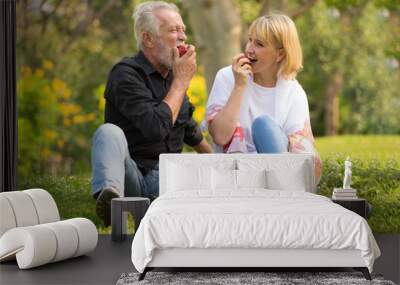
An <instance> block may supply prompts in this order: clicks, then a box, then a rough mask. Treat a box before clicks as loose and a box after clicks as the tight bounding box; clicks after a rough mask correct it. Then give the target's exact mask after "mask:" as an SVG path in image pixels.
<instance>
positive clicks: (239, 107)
mask: <svg viewBox="0 0 400 285" xmlns="http://www.w3.org/2000/svg"><path fill="white" fill-rule="evenodd" d="M302 60H303V56H302V50H301V46H300V41H299V38H298V35H297V30H296V27H295V25H294V23H293V21H292V20H291V19H290V18H289V17H287V16H285V15H281V14H273V15H268V16H263V17H260V18H258V19H256V20H255V21H254V22H253V23H252V25H251V26H250V29H249V39H248V42H247V44H246V50H245V52H244V53H241V54H238V55H237V56H235V57H234V58H233V62H232V65H231V66H227V67H225V68H222V69H221V70H219V71H218V73H217V75H216V78H215V81H214V84H213V87H212V90H211V93H210V96H209V99H208V102H207V112H206V117H207V118H206V119H207V122H208V129H209V132H210V134H211V136H212V138H213V140H214V142H215V144H216V145H217V148H218V149H217V151H218V150H219V151H220V152H226V153H232V152H243V153H281V152H287V151H289V152H297V153H298V152H313V153H314V154H315V158H316V159H315V162H316V163H315V164H316V165H315V166H316V167H315V168H316V183H317V182H318V181H319V178H320V176H321V168H322V164H321V160H320V158H319V155H318V153H317V152H316V150H315V148H314V138H313V134H312V131H311V126H310V115H309V110H308V101H307V96H306V93H305V92H304V90H303V88H302V87H301V85H300V84H299V82H298V81H297V80H296V75H297V73H298V72H299V71H300V69H301V68H302Z"/></svg>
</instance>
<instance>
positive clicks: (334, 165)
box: [318, 155, 400, 233]
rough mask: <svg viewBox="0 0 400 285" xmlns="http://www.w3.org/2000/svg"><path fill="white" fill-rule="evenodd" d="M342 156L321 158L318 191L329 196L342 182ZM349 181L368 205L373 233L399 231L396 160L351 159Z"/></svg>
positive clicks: (399, 164)
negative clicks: (322, 166)
mask: <svg viewBox="0 0 400 285" xmlns="http://www.w3.org/2000/svg"><path fill="white" fill-rule="evenodd" d="M344 160H345V157H344V156H341V155H337V156H330V157H327V158H325V159H324V161H323V163H324V168H323V174H322V179H321V182H320V184H319V186H318V194H321V195H324V196H327V197H330V196H331V195H332V190H333V188H334V187H341V186H342V184H343V173H344ZM352 162H353V165H352V184H351V186H352V187H353V188H355V189H357V190H358V196H359V197H360V198H365V199H366V200H367V201H368V202H369V203H370V204H372V207H373V210H372V216H371V217H370V218H369V219H368V223H369V225H370V226H371V228H372V230H373V231H374V232H376V233H400V162H399V161H398V160H390V159H389V160H377V159H364V160H362V159H353V160H352Z"/></svg>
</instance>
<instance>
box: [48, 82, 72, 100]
mask: <svg viewBox="0 0 400 285" xmlns="http://www.w3.org/2000/svg"><path fill="white" fill-rule="evenodd" d="M51 86H52V87H53V90H54V91H55V92H56V93H57V94H59V95H60V96H61V98H63V99H65V100H68V99H69V98H70V97H71V90H70V89H69V88H68V86H67V84H66V83H65V82H64V81H63V80H61V79H58V78H55V79H53V81H52V83H51Z"/></svg>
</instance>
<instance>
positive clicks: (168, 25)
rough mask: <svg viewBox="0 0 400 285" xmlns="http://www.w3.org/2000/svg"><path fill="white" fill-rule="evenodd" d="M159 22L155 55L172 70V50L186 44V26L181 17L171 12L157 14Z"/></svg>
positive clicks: (163, 11)
mask: <svg viewBox="0 0 400 285" xmlns="http://www.w3.org/2000/svg"><path fill="white" fill-rule="evenodd" d="M155 15H156V17H157V18H158V21H159V25H160V26H159V36H158V38H157V43H156V47H155V50H154V51H155V55H156V56H157V59H158V61H159V62H160V63H161V64H162V65H164V66H165V67H167V68H168V69H171V68H172V61H173V52H172V48H174V47H176V46H178V45H181V44H184V43H185V40H186V34H185V25H184V24H183V21H182V18H181V16H180V15H179V14H178V13H176V12H174V11H171V10H165V9H164V10H160V11H157V12H156V13H155Z"/></svg>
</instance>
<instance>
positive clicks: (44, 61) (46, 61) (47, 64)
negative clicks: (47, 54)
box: [42, 59, 54, 70]
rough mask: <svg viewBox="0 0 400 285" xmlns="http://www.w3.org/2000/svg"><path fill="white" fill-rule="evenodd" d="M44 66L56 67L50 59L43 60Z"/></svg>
mask: <svg viewBox="0 0 400 285" xmlns="http://www.w3.org/2000/svg"><path fill="white" fill-rule="evenodd" d="M42 66H43V68H44V69H46V70H53V68H54V64H53V63H52V62H51V61H50V60H48V59H45V60H43V62H42Z"/></svg>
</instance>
